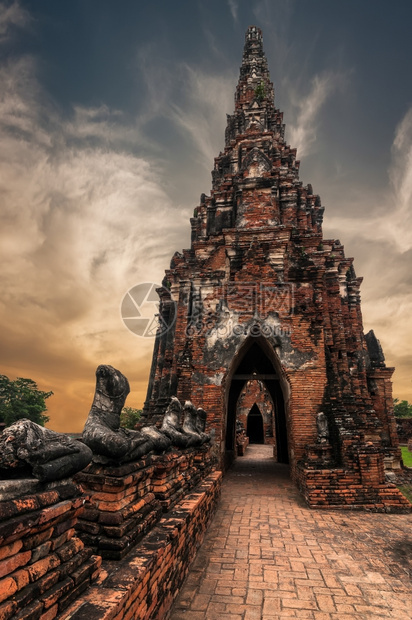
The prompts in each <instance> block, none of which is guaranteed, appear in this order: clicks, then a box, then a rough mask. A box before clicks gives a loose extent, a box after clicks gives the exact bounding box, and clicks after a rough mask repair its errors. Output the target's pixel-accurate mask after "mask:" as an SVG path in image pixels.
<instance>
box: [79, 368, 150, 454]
mask: <svg viewBox="0 0 412 620" xmlns="http://www.w3.org/2000/svg"><path fill="white" fill-rule="evenodd" d="M129 392H130V387H129V382H128V380H127V379H126V377H125V376H124V375H123V374H122V373H121V372H120V371H119V370H116V369H115V368H113V367H112V366H108V365H101V366H98V368H97V370H96V392H95V395H94V400H93V404H92V407H91V409H90V412H89V416H88V418H87V420H86V424H85V427H84V430H83V441H84V443H85V444H86V445H87V446H89V448H91V450H92V451H93V454H94V455H95V456H94V460H100V461H102V462H107V461H108V460H114V461H116V462H118V463H126V462H128V461H134V460H137V459H139V458H141V457H142V456H144V455H145V454H147V453H148V452H151V451H152V450H155V449H157V448H158V447H159V448H160V449H161V446H160V445H158V442H157V439H156V436H155V435H154V434H150V433H142V432H140V431H134V430H129V429H126V428H122V427H121V426H120V413H121V411H122V409H123V406H124V403H125V401H126V398H127V395H128V394H129ZM96 456H98V458H96ZM99 457H100V458H99ZM102 457H103V458H102Z"/></svg>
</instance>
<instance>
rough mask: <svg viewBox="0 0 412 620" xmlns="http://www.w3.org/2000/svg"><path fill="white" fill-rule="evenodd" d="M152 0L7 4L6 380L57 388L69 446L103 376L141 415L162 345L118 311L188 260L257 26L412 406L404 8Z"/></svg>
mask: <svg viewBox="0 0 412 620" xmlns="http://www.w3.org/2000/svg"><path fill="white" fill-rule="evenodd" d="M148 4H149V3H140V2H132V1H131V0H125V1H124V2H122V11H119V9H118V8H116V5H115V3H112V2H109V1H107V0H100V1H99V2H96V1H95V0H90V1H88V2H86V3H84V2H66V3H63V2H55V1H54V0H53V1H51V0H44V1H42V2H39V3H33V2H30V1H29V0H21V1H17V0H16V1H2V0H0V50H1V54H0V85H1V87H0V218H1V223H0V256H1V291H2V295H1V297H0V318H1V321H0V325H1V327H0V329H1V333H0V343H1V350H0V372H1V373H2V374H6V375H7V376H9V377H10V378H11V379H15V378H16V377H30V378H32V379H33V380H35V381H36V382H37V383H38V385H39V387H40V388H41V389H43V390H53V392H54V396H52V397H51V398H50V399H49V400H48V410H49V416H50V422H49V424H48V427H49V428H52V429H54V430H58V431H67V432H70V431H72V432H79V431H81V430H82V428H83V425H84V422H85V420H86V417H87V414H88V411H89V409H90V405H91V401H92V398H93V394H94V372H95V369H96V367H97V366H98V365H99V364H101V363H105V364H111V365H113V366H115V367H116V368H118V369H119V370H121V371H122V372H123V373H124V374H125V375H126V376H127V377H128V379H129V381H130V384H131V394H130V396H129V398H128V401H127V404H128V405H130V406H134V407H139V408H140V407H141V406H142V404H143V401H144V398H145V395H146V387H147V381H148V375H149V368H150V362H151V353H152V348H153V339H152V338H138V337H136V336H135V335H134V334H133V333H131V332H130V331H128V330H127V329H126V327H125V326H124V324H123V322H122V319H121V314H120V307H121V302H122V299H123V297H124V295H125V294H126V292H127V291H128V290H129V289H130V288H132V287H133V286H134V285H136V284H138V283H140V282H156V283H157V282H159V283H160V282H161V281H162V278H163V273H164V269H165V268H167V267H168V266H169V263H170V259H171V257H172V255H173V253H174V252H175V251H176V250H179V251H181V250H182V248H184V247H188V246H189V243H190V241H189V237H190V225H189V218H190V217H191V215H192V213H193V209H194V208H195V207H196V206H197V205H198V203H199V196H200V194H201V193H202V192H205V193H207V194H209V193H210V189H211V176H210V171H211V170H212V168H213V158H214V157H215V156H216V155H218V153H219V151H220V150H221V149H223V147H224V130H225V126H226V114H227V113H232V112H233V108H234V103H233V94H234V91H235V87H236V83H237V80H238V75H239V66H240V64H241V58H242V50H243V42H244V33H245V30H246V28H247V27H248V26H249V25H251V24H256V25H257V26H259V27H261V28H262V30H263V37H264V49H265V52H266V55H267V58H268V63H269V69H270V72H271V78H272V81H273V82H274V85H275V97H276V101H275V103H276V106H277V107H279V108H280V109H281V110H282V111H283V112H284V121H285V124H286V139H287V141H288V143H290V144H291V146H292V147H296V148H297V155H298V159H300V161H301V180H302V181H303V182H304V183H305V184H306V183H311V184H312V185H313V190H314V192H315V193H317V194H319V195H320V197H321V199H322V204H323V205H324V206H325V216H324V225H323V229H324V236H325V238H336V239H340V241H341V242H342V243H343V244H344V246H345V252H346V255H347V256H354V257H355V263H354V266H355V270H356V273H357V275H358V276H363V277H364V282H363V284H362V287H361V292H362V310H363V318H364V330H365V332H366V331H368V330H369V329H374V331H375V334H376V336H377V337H378V339H379V340H380V342H381V344H382V347H383V351H384V354H385V357H386V363H387V365H388V366H395V367H396V372H395V375H394V395H395V396H396V397H398V398H401V399H407V400H409V401H410V402H412V370H411V369H412V339H411V333H412V289H411V283H412V269H411V265H412V83H411V80H410V74H411V71H410V69H411V67H410V59H411V58H412V38H411V36H410V32H409V30H410V24H411V23H412V3H410V2H399V3H398V2H397V3H394V5H393V6H391V7H389V6H388V5H387V3H385V2H381V0H376V2H373V3H368V2H365V3H359V2H355V1H354V0H347V1H345V2H339V3H336V2H335V3H334V2H332V3H331V2H329V1H328V2H326V1H323V0H316V1H315V2H313V3H312V2H311V3H307V2H305V1H303V0H296V1H293V2H287V1H286V0H285V1H282V0H280V1H279V2H276V3H271V2H267V1H264V0H250V1H247V2H246V1H242V0H239V1H235V0H230V1H228V2H223V1H221V0H219V1H218V0H211V1H210V2H203V3H202V2H200V3H194V2H188V1H186V0H184V1H183V2H181V3H178V4H177V5H175V3H170V2H166V0H154V2H153V3H150V6H148ZM368 7H369V8H368Z"/></svg>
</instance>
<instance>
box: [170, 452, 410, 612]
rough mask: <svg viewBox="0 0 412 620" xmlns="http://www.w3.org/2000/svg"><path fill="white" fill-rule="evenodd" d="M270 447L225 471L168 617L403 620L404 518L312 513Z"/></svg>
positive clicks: (406, 573) (406, 593) (406, 597)
mask: <svg viewBox="0 0 412 620" xmlns="http://www.w3.org/2000/svg"><path fill="white" fill-rule="evenodd" d="M268 449H270V446H250V447H249V448H248V450H247V453H246V456H245V457H239V458H238V459H237V461H236V464H235V466H234V467H233V468H232V469H231V470H230V471H229V472H228V473H227V474H226V476H225V478H224V483H223V489H222V499H221V502H220V505H219V508H218V511H217V513H216V516H215V518H214V520H213V522H212V524H211V526H210V528H209V531H208V533H207V534H206V537H205V540H204V543H203V545H202V547H201V548H200V550H199V554H198V556H197V558H196V560H195V562H194V563H193V565H192V567H191V571H190V573H189V575H188V578H187V580H186V583H185V585H184V587H183V588H182V590H181V592H180V594H179V596H178V598H177V599H176V601H175V604H174V607H173V609H172V612H171V620H215V619H216V620H266V619H267V620H269V619H273V618H314V619H316V620H331V619H334V620H335V619H336V620H338V619H339V620H349V619H350V618H394V619H396V620H403V619H405V620H410V618H411V617H412V585H411V580H410V579H411V575H412V537H411V516H410V515H388V514H370V513H366V512H349V511H332V510H327V511H319V510H318V511H313V510H310V509H309V508H307V507H306V505H305V503H304V502H303V500H302V498H301V497H300V495H299V493H298V491H297V489H296V488H295V487H294V485H293V484H292V483H291V482H290V480H289V474H288V468H287V466H285V465H279V464H277V463H274V462H273V459H271V458H270V452H268Z"/></svg>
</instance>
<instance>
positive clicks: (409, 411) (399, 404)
mask: <svg viewBox="0 0 412 620" xmlns="http://www.w3.org/2000/svg"><path fill="white" fill-rule="evenodd" d="M393 411H394V413H395V417H397V418H412V405H410V404H409V403H408V401H407V400H399V398H394V399H393Z"/></svg>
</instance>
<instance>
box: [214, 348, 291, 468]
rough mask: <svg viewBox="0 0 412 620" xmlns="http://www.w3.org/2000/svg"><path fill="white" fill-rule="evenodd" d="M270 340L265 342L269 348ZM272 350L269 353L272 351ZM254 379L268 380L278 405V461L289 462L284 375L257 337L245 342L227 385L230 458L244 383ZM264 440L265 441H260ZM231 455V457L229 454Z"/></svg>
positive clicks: (265, 381)
mask: <svg viewBox="0 0 412 620" xmlns="http://www.w3.org/2000/svg"><path fill="white" fill-rule="evenodd" d="M268 346H270V345H269V343H268V344H267V345H265V348H268ZM269 354H270V353H269ZM251 379H258V380H260V381H263V383H264V384H265V386H266V388H267V390H268V392H269V394H270V396H271V398H272V401H273V404H274V407H275V425H276V449H277V461H278V462H279V463H289V452H288V438H287V427H286V414H285V401H284V397H283V391H282V387H281V381H280V380H281V378H280V376H279V374H278V372H277V370H276V368H275V366H274V363H273V362H272V361H271V360H270V359H269V356H268V355H267V354H266V352H265V351H264V350H263V348H262V346H261V345H260V343H259V341H258V339H257V338H253V340H251V341H249V346H247V345H246V346H245V347H244V349H243V354H242V355H241V356H240V360H239V361H238V363H237V366H235V368H234V372H233V374H232V378H231V381H230V385H229V386H228V391H229V393H228V401H227V403H228V404H227V407H228V409H227V424H226V453H227V458H228V460H229V461H230V459H231V458H234V455H235V438H236V430H235V426H236V405H237V401H238V398H239V395H240V393H241V391H242V389H243V386H244V385H245V383H246V382H247V381H250V380H251ZM261 443H263V441H262V442H261ZM230 455H232V457H230Z"/></svg>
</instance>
